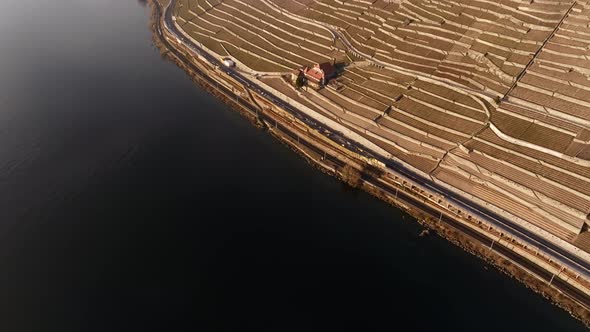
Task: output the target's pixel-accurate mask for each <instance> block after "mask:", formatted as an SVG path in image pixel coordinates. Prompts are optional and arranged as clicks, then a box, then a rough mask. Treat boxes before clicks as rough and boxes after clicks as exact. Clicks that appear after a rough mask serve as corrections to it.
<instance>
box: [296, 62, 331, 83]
mask: <svg viewBox="0 0 590 332" xmlns="http://www.w3.org/2000/svg"><path fill="white" fill-rule="evenodd" d="M302 72H303V76H304V77H305V79H306V80H307V84H308V85H310V86H311V87H313V88H315V89H321V88H323V87H324V85H325V84H326V83H327V82H328V80H329V79H331V78H333V77H334V76H336V69H335V68H334V66H332V65H331V64H329V63H322V64H315V65H314V66H313V67H311V68H307V67H305V68H303V70H302Z"/></svg>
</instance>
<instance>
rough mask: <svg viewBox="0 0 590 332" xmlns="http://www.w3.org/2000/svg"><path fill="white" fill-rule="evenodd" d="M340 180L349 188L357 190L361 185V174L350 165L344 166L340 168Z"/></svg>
mask: <svg viewBox="0 0 590 332" xmlns="http://www.w3.org/2000/svg"><path fill="white" fill-rule="evenodd" d="M342 179H343V180H344V181H345V182H346V183H348V184H349V185H350V186H352V187H354V188H357V187H358V186H360V184H361V172H359V171H358V170H357V169H356V168H354V167H352V166H350V165H345V166H344V168H342Z"/></svg>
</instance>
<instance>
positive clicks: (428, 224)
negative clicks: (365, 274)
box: [148, 0, 590, 327]
mask: <svg viewBox="0 0 590 332" xmlns="http://www.w3.org/2000/svg"><path fill="white" fill-rule="evenodd" d="M153 1H157V0H152V1H149V2H148V3H149V4H150V7H151V10H152V15H151V23H150V27H151V29H152V39H153V42H154V45H155V46H156V48H157V49H159V50H160V53H161V54H162V56H163V57H164V58H166V59H168V60H170V61H172V62H173V63H175V64H176V65H177V66H178V67H180V68H181V69H182V70H183V71H185V73H186V74H187V75H189V77H191V80H193V82H195V83H196V84H197V85H198V86H199V87H200V88H202V89H204V90H205V91H207V92H208V93H210V94H212V95H213V96H215V97H216V98H218V99H220V100H221V101H223V102H224V103H225V104H226V105H228V106H229V107H230V108H232V109H233V110H235V111H238V112H239V113H240V114H241V115H242V116H244V117H245V118H246V119H248V120H249V121H250V122H251V123H252V124H253V125H254V126H256V127H258V128H261V129H264V130H266V131H268V132H269V133H270V134H271V135H272V136H274V137H275V138H276V139H278V140H279V141H280V142H282V143H283V144H285V145H286V146H287V147H289V148H290V149H292V150H293V151H295V152H296V153H297V154H299V155H300V156H301V157H303V158H304V159H305V160H306V161H307V162H308V164H310V165H312V166H313V167H314V168H316V169H319V170H320V171H322V172H324V173H326V174H328V175H331V176H334V177H336V178H337V179H339V180H341V181H343V182H345V183H348V184H349V185H351V186H353V187H355V188H357V189H361V190H364V191H365V192H368V193H369V194H371V195H373V196H374V197H376V198H379V199H380V200H382V201H384V202H386V203H389V204H390V205H393V206H395V207H397V208H400V209H402V210H403V211H404V212H406V213H408V214H409V215H411V216H412V217H414V218H416V220H417V222H418V223H420V224H421V225H422V226H423V227H425V229H427V230H430V231H433V232H436V235H437V236H440V237H442V238H444V239H446V240H448V241H449V242H451V243H453V244H454V245H456V246H459V247H461V248H462V249H463V250H464V251H466V252H468V253H470V254H472V255H475V256H477V257H479V258H480V259H482V260H483V261H484V262H485V263H486V264H489V265H492V266H494V267H495V268H496V269H498V270H499V271H500V272H502V273H504V274H506V275H508V276H510V277H511V278H514V279H516V280H518V281H519V282H520V283H522V284H524V285H525V286H526V287H527V288H528V289H531V290H532V291H534V292H535V293H537V294H540V295H541V296H543V297H544V298H546V299H548V300H550V301H551V302H552V303H553V304H554V305H557V306H558V307H560V308H562V309H563V310H566V311H567V312H568V313H570V315H571V316H572V317H574V318H576V319H578V320H580V321H581V322H582V323H584V324H585V325H586V326H587V327H590V311H589V310H588V309H587V308H586V307H584V306H583V305H582V304H580V303H578V302H576V301H575V300H573V299H572V298H570V297H568V296H566V295H564V294H563V293H562V292H561V291H559V290H558V289H556V288H555V287H553V286H551V285H550V284H548V283H547V282H546V281H545V280H541V279H540V278H539V277H537V276H535V275H534V274H533V273H532V272H530V271H527V269H526V268H524V267H522V266H521V265H519V264H518V263H515V262H512V261H511V260H510V259H509V258H508V257H506V256H504V255H501V254H499V253H498V252H497V251H496V250H495V249H494V250H491V247H489V246H487V245H485V244H484V243H482V242H481V241H478V240H477V239H476V238H474V237H472V236H470V235H468V234H466V233H464V232H462V231H461V230H460V229H459V228H460V227H457V225H460V224H461V221H454V225H452V223H453V222H448V221H447V220H445V221H442V220H439V219H437V218H436V217H434V216H433V215H431V214H429V213H428V212H426V211H424V210H423V209H421V208H420V207H419V206H418V205H419V204H420V198H419V197H416V195H415V193H414V192H412V190H411V189H410V192H409V193H407V192H406V193H404V195H405V196H407V197H409V198H410V199H411V200H414V201H415V203H414V204H412V203H411V202H408V201H407V200H406V201H404V200H402V199H400V198H399V197H397V189H396V196H395V197H393V195H392V194H391V193H388V192H386V191H385V190H383V189H382V188H380V187H378V186H375V185H372V184H371V183H370V182H369V181H366V180H361V181H360V182H358V183H356V185H354V184H351V181H350V180H349V179H347V176H346V175H345V174H343V169H344V167H336V166H335V167H334V168H333V169H331V168H329V166H327V165H326V164H325V163H321V162H319V160H316V159H314V158H313V157H312V156H311V155H310V154H309V153H307V152H306V147H305V146H304V145H301V144H299V143H298V142H295V141H293V140H292V138H290V137H289V136H288V135H287V134H285V133H282V132H281V130H274V129H273V128H272V126H268V125H266V124H265V123H264V121H261V120H260V118H258V117H256V116H255V115H253V114H252V112H251V111H250V110H248V109H247V108H245V107H243V106H242V105H241V104H240V103H238V102H236V101H234V100H233V99H232V98H229V97H228V96H226V95H225V94H223V93H221V92H220V91H219V90H218V89H216V88H215V87H214V86H212V85H210V84H209V83H208V82H206V81H205V80H204V79H202V78H201V77H200V76H199V74H198V73H195V72H194V71H193V70H191V68H190V67H189V66H187V65H186V63H183V62H182V61H181V60H180V59H178V58H177V57H176V56H173V55H171V54H170V50H169V48H168V46H166V45H165V44H164V43H163V42H162V41H161V40H160V38H159V36H158V34H157V33H156V27H157V25H158V23H157V22H159V20H160V17H158V16H157V11H156V9H155V8H154V6H155V5H154V4H153ZM254 106H255V107H256V106H257V105H254ZM261 112H262V109H261ZM344 159H350V156H344ZM351 166H352V167H355V169H356V167H358V163H356V164H354V165H351ZM358 171H359V172H360V173H361V176H363V175H364V176H369V177H371V176H372V175H371V174H362V172H363V169H360V170H358ZM404 189H405V187H404ZM416 203H417V204H416ZM445 213H446V212H445ZM441 219H442V212H441ZM445 219H446V218H445ZM493 245H494V242H492V246H493ZM496 246H502V245H500V244H496ZM506 248H508V247H506ZM516 255H518V254H516ZM523 259H526V258H524V257H523ZM532 263H533V264H535V263H534V262H532Z"/></svg>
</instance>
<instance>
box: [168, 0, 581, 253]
mask: <svg viewBox="0 0 590 332" xmlns="http://www.w3.org/2000/svg"><path fill="white" fill-rule="evenodd" d="M176 14H177V16H178V17H179V19H178V23H179V25H180V26H181V27H182V28H183V29H184V30H185V31H186V32H188V33H189V34H191V36H193V37H194V38H195V39H196V40H198V41H199V42H201V43H203V44H204V45H205V46H207V47H208V48H209V49H211V50H213V51H215V52H217V53H218V54H220V55H227V54H229V55H231V56H234V57H236V58H238V59H239V60H240V61H241V62H243V63H244V64H246V65H247V66H249V67H250V68H251V69H254V70H257V71H262V72H287V71H290V70H292V69H294V68H296V67H299V66H301V65H307V64H310V63H314V62H326V61H339V62H347V64H348V63H349V62H350V61H354V62H353V63H352V64H350V65H349V66H348V67H347V68H346V70H344V72H343V73H342V75H340V77H339V78H338V81H339V82H340V83H341V87H340V88H339V89H338V90H337V91H334V90H332V89H324V90H322V91H320V92H319V93H313V94H311V93H306V94H303V95H302V98H304V99H305V100H306V102H307V103H308V104H310V105H314V107H322V106H324V108H325V112H327V113H330V114H331V115H333V116H335V117H340V118H342V119H343V120H345V122H346V123H348V124H349V125H350V126H351V128H353V129H355V130H358V131H359V132H360V133H362V134H363V135H365V137H366V138H367V139H369V140H371V141H373V142H374V143H376V144H378V145H380V146H382V147H383V148H384V149H386V150H388V151H390V152H391V153H392V154H393V155H395V156H396V157H398V158H399V159H402V160H404V161H405V162H407V163H409V164H411V165H413V166H414V167H416V168H418V169H420V170H422V171H423V172H425V173H430V174H431V175H433V176H435V177H437V178H438V179H440V180H441V181H444V182H446V183H448V184H450V185H452V186H454V187H456V188H458V189H460V190H462V191H465V192H468V193H472V194H474V195H475V196H476V197H478V198H480V199H482V200H484V201H487V202H489V203H491V204H494V205H496V206H497V207H499V208H501V209H502V210H505V211H506V212H507V213H510V214H512V215H513V216H515V217H518V218H521V219H523V220H526V222H528V223H530V224H532V225H535V226H537V227H539V228H541V229H543V230H545V231H547V232H549V233H551V234H552V235H553V236H557V237H559V238H561V239H564V240H567V241H570V242H576V237H577V235H578V234H579V233H580V232H582V231H583V230H585V223H586V221H587V215H588V213H589V212H590V162H588V160H590V148H589V145H590V128H589V126H590V79H589V77H590V60H589V58H588V56H590V50H589V48H588V45H589V43H590V26H589V24H590V5H589V4H588V1H557V0H555V1H551V0H546V1H535V2H532V3H531V2H522V1H516V0H512V1H510V0H499V1H484V0H481V1H479V0H451V1H440V0H439V1H436V0H405V1H388V0H370V1H368V0H348V1H347V0H342V1H338V0H257V1H250V0H224V1H222V0H179V2H178V5H177V8H176ZM330 30H332V31H338V33H339V34H340V35H341V36H343V37H344V38H346V40H347V41H348V42H349V43H350V44H351V46H352V47H353V48H354V49H349V50H345V49H344V44H342V42H340V41H335V40H334V38H333V34H332V32H331V31H330ZM346 52H348V56H347V54H346ZM363 60H371V61H363ZM375 63H377V64H379V66H375V65H373V64H375ZM583 237H585V235H584V236H582V237H581V238H583ZM587 242H588V241H578V242H576V243H577V244H579V245H580V247H582V248H584V249H585V250H590V246H589V245H587V244H586V243H587Z"/></svg>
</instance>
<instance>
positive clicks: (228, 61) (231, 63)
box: [223, 58, 236, 68]
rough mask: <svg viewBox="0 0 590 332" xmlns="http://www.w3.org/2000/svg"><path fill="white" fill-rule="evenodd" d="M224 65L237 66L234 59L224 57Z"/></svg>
mask: <svg viewBox="0 0 590 332" xmlns="http://www.w3.org/2000/svg"><path fill="white" fill-rule="evenodd" d="M223 65H224V66H226V67H228V68H233V67H235V66H236V63H235V62H234V61H233V60H232V59H227V58H226V59H223Z"/></svg>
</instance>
